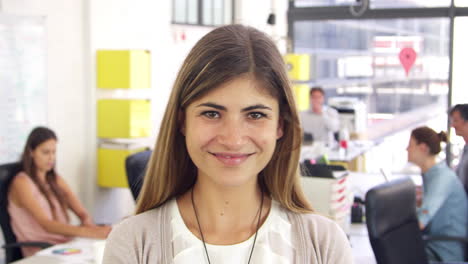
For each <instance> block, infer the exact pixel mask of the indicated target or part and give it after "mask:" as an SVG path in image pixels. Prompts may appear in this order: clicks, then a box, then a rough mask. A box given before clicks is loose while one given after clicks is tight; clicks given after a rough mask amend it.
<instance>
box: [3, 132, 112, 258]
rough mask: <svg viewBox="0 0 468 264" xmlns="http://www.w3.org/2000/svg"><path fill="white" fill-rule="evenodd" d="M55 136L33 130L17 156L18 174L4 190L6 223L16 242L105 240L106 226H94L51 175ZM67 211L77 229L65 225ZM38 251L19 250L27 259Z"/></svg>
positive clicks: (52, 242)
mask: <svg viewBox="0 0 468 264" xmlns="http://www.w3.org/2000/svg"><path fill="white" fill-rule="evenodd" d="M56 146H57V137H56V135H55V133H54V132H53V131H52V130H50V129H48V128H45V127H37V128H35V129H33V131H32V132H31V134H30V135H29V137H28V140H27V142H26V146H25V147H24V151H23V154H22V157H21V165H22V171H21V172H19V173H18V174H17V175H16V176H15V177H14V178H13V180H12V183H11V185H10V187H9V189H8V201H9V203H8V212H9V214H10V218H11V220H10V222H11V226H12V229H13V232H14V233H15V235H16V237H17V240H18V241H19V242H25V241H44V242H49V243H51V244H57V243H63V242H66V241H68V240H70V239H71V238H73V237H75V236H80V237H89V238H102V239H104V238H106V237H107V235H108V234H109V232H110V230H111V227H110V226H97V225H95V224H94V223H93V221H92V219H91V217H90V215H89V214H88V212H87V211H86V209H85V208H84V207H83V205H82V204H81V203H80V201H79V200H78V199H77V197H76V196H75V194H73V192H72V191H71V189H70V188H69V187H68V185H67V184H66V183H65V181H64V180H63V179H62V177H60V176H59V175H57V173H56V172H55V169H54V168H55V152H56ZM68 209H71V210H72V211H73V212H74V213H75V214H76V215H77V216H78V217H79V218H80V219H81V226H74V225H71V224H70V223H69V217H68ZM38 250H39V248H35V247H23V248H22V251H23V255H24V256H30V255H32V254H34V253H35V252H36V251H38Z"/></svg>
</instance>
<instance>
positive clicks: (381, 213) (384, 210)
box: [365, 178, 428, 264]
mask: <svg viewBox="0 0 468 264" xmlns="http://www.w3.org/2000/svg"><path fill="white" fill-rule="evenodd" d="M365 204H366V222H367V229H368V232H369V240H370V243H371V246H372V249H373V251H374V255H375V258H376V260H377V263H379V264H413V263H418V264H426V263H428V260H427V256H426V252H425V249H424V242H423V239H422V233H421V230H420V229H419V222H418V218H417V215H416V192H415V186H414V184H413V182H412V180H411V179H408V178H406V179H398V180H394V181H390V182H387V183H384V184H382V185H378V186H376V187H374V188H372V189H370V190H369V191H368V192H367V194H366V201H365Z"/></svg>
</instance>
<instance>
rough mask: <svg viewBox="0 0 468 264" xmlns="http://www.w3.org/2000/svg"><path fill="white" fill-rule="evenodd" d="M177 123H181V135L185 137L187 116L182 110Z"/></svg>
mask: <svg viewBox="0 0 468 264" xmlns="http://www.w3.org/2000/svg"><path fill="white" fill-rule="evenodd" d="M177 122H178V123H179V127H180V133H182V135H184V136H185V114H184V111H183V110H182V109H180V110H179V113H178V117H177Z"/></svg>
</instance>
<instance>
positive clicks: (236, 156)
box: [211, 153, 253, 166]
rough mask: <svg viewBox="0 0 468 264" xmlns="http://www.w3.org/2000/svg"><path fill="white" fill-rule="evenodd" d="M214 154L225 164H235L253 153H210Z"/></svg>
mask: <svg viewBox="0 0 468 264" xmlns="http://www.w3.org/2000/svg"><path fill="white" fill-rule="evenodd" d="M211 154H212V155H213V156H215V157H216V158H217V159H218V160H219V161H220V162H221V163H223V164H224V165H226V166H237V165H240V164H241V163H242V162H244V161H245V160H246V159H247V158H248V157H250V156H251V155H252V154H253V153H250V154H243V153H211Z"/></svg>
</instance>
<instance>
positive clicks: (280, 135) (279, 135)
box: [276, 117, 284, 140]
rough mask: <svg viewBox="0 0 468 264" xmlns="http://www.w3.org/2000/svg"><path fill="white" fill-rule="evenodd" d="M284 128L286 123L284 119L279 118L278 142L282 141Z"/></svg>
mask: <svg viewBox="0 0 468 264" xmlns="http://www.w3.org/2000/svg"><path fill="white" fill-rule="evenodd" d="M283 126H284V121H283V118H281V117H280V118H279V120H278V129H277V131H276V140H278V139H280V138H281V137H282V136H283V133H284V132H283Z"/></svg>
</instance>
